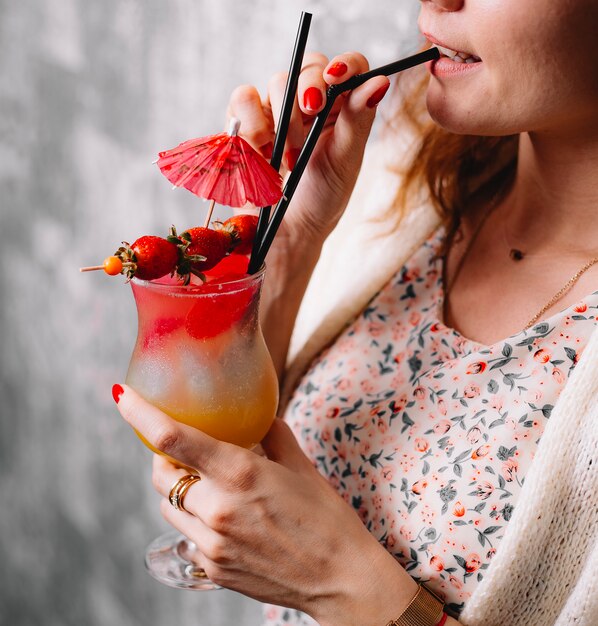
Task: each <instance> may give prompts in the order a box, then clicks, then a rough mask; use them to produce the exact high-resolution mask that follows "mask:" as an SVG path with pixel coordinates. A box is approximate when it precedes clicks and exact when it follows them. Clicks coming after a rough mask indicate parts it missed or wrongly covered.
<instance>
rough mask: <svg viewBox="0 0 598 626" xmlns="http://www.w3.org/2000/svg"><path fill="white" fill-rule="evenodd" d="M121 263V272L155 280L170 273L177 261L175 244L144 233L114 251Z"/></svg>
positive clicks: (130, 276) (128, 276)
mask: <svg viewBox="0 0 598 626" xmlns="http://www.w3.org/2000/svg"><path fill="white" fill-rule="evenodd" d="M114 256H116V257H118V258H119V259H120V260H121V261H122V263H123V273H124V274H126V276H127V278H129V279H131V278H133V276H135V277H136V278H140V279H141V280H155V279H156V278H162V276H165V275H166V274H172V273H173V272H174V271H175V269H176V267H177V264H178V261H179V251H178V248H177V246H176V245H175V244H174V243H172V242H170V241H168V240H166V239H163V238H162V237H155V236H154V235H144V236H143V237H139V239H137V240H136V241H134V242H133V244H132V245H130V244H128V243H127V242H126V241H123V245H122V246H121V247H120V248H119V249H118V250H117V251H116V252H115V253H114Z"/></svg>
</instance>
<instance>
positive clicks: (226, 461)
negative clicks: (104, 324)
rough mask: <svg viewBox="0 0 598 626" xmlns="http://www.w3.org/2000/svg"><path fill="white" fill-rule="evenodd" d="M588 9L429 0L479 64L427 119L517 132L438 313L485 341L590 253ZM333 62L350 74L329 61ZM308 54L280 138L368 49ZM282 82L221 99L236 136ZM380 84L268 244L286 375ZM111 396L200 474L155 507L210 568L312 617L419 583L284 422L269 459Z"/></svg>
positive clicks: (585, 2)
mask: <svg viewBox="0 0 598 626" xmlns="http://www.w3.org/2000/svg"><path fill="white" fill-rule="evenodd" d="M597 13H598V7H597V6H596V3H595V2H594V0H576V1H573V0H563V1H562V2H559V3H555V2H553V0H527V1H526V2H521V0H477V1H473V0H471V1H470V2H469V1H467V0H465V1H463V0H427V1H424V2H422V11H421V17H420V27H421V29H422V30H423V31H425V32H429V33H430V34H432V35H433V36H434V37H435V38H436V39H438V40H440V41H442V42H443V43H446V44H447V46H448V47H453V49H457V50H462V51H467V52H473V53H475V54H476V55H477V56H479V57H480V58H481V59H482V64H481V66H480V67H479V68H477V69H476V72H475V73H472V74H468V75H460V76H458V77H457V76H451V77H435V76H432V78H431V81H430V87H429V91H428V106H429V110H430V113H431V115H432V116H433V118H434V119H435V120H436V121H437V122H438V123H440V124H442V125H443V126H444V127H446V128H447V129H448V130H451V131H453V132H459V133H471V134H476V133H478V134H484V135H501V134H513V133H520V134H521V137H520V155H519V165H518V170H517V175H516V180H515V183H514V185H513V187H512V189H511V190H510V192H509V193H508V194H507V196H506V197H505V198H504V200H503V201H501V202H500V203H498V205H497V206H496V207H495V210H494V211H493V212H492V214H491V216H490V217H489V218H488V220H487V222H486V224H485V225H484V228H482V230H481V231H480V233H479V236H478V238H477V239H476V242H475V245H474V246H473V247H472V249H471V252H470V254H469V255H468V258H467V261H466V262H465V264H464V266H463V269H462V271H461V273H460V275H459V280H458V281H457V282H456V283H455V286H454V288H453V290H452V292H451V298H450V303H449V307H448V310H447V320H446V321H447V323H449V324H451V325H453V326H454V327H455V328H458V329H459V330H461V332H463V334H465V335H466V336H468V337H472V338H474V339H476V340H478V341H480V342H486V343H490V342H492V341H493V340H496V339H497V338H500V337H505V336H508V335H509V334H511V333H513V332H517V331H519V330H520V329H521V328H522V327H523V325H524V323H525V321H526V320H527V319H529V318H530V317H531V316H532V315H533V314H534V313H535V312H536V311H537V310H538V309H539V308H540V307H541V306H542V305H543V304H544V303H545V302H546V301H547V300H548V299H549V298H550V296H552V295H553V293H554V292H556V291H557V290H558V288H560V287H561V286H562V285H563V284H564V282H565V281H566V280H567V278H568V277H569V276H570V275H571V274H572V273H574V271H576V270H577V269H578V268H579V267H580V266H581V265H582V264H583V263H585V262H586V261H587V260H588V259H589V258H591V257H592V256H594V255H595V254H597V253H598V251H597V250H596V241H597V240H598V239H597V235H598V232H597V231H598V225H596V223H595V211H596V206H598V189H597V185H596V183H595V172H596V171H598V167H597V166H598V127H597V125H598V116H597V115H596V114H595V113H596V111H598V85H597V82H598V76H597V74H596V72H595V71H594V67H593V64H592V63H593V62H592V61H591V60H590V61H588V60H587V59H591V58H592V57H593V47H594V33H595V32H596V31H597V29H598V15H597ZM505 46H508V54H507V53H506V52H505ZM555 50H558V51H559V53H558V54H555ZM339 61H342V62H345V63H346V64H347V66H348V67H347V72H346V73H345V74H344V75H343V76H340V77H333V76H331V75H329V74H327V73H326V68H327V67H329V66H330V65H332V64H333V63H336V62H339ZM306 66H307V67H306V68H305V69H304V71H303V73H302V75H301V80H300V85H299V94H298V103H297V104H296V107H295V111H294V115H293V119H292V124H291V128H290V132H289V138H288V142H287V146H286V150H287V152H288V151H289V150H293V149H296V148H298V147H299V146H300V145H301V143H302V141H303V138H304V137H305V134H306V128H307V127H308V126H309V123H310V121H311V119H312V118H313V116H314V115H315V113H317V111H311V110H307V109H306V108H305V107H304V106H303V95H304V93H305V90H306V89H307V88H309V87H316V88H317V89H320V90H322V92H323V90H324V89H325V88H326V85H327V84H333V83H335V82H342V81H343V80H346V79H347V78H349V77H350V76H351V75H353V74H356V73H359V72H363V71H365V70H366V69H367V61H366V59H365V58H364V57H363V56H362V55H360V54H358V53H347V54H343V55H340V56H339V57H335V58H334V59H332V60H330V61H328V59H326V58H325V57H323V56H322V55H319V54H312V55H309V56H308V57H307V58H306ZM284 80H285V77H284V75H278V76H275V77H274V78H273V79H272V81H271V83H270V86H269V89H268V93H267V94H266V95H265V96H264V97H263V98H262V97H261V96H260V95H259V94H258V92H257V91H256V90H255V89H254V88H253V87H251V86H244V87H240V88H238V89H237V90H236V91H235V92H234V94H233V95H232V97H231V100H230V104H229V114H230V115H235V116H237V117H239V118H241V120H242V123H243V125H242V129H243V133H244V135H245V137H246V138H247V139H248V140H249V141H250V142H251V143H252V144H253V145H254V147H256V148H258V149H259V148H261V147H263V150H264V152H267V144H268V143H270V142H271V141H272V139H273V136H274V131H273V129H274V126H273V123H274V120H273V114H272V111H277V110H279V108H280V102H281V98H282V92H283V89H284ZM385 84H387V79H385V78H380V77H379V78H376V79H372V80H371V81H370V82H369V83H366V84H365V85H363V86H362V87H360V88H359V89H357V90H356V91H355V92H353V93H352V94H350V95H349V96H348V97H347V98H344V99H342V101H339V103H338V106H337V108H336V109H335V111H334V115H333V117H332V118H331V121H330V124H329V126H328V128H327V130H326V133H325V135H323V137H322V140H321V141H320V143H319V144H318V147H317V149H316V151H315V152H314V155H313V158H312V159H311V162H310V164H309V166H308V168H307V170H306V173H305V175H304V177H303V178H302V181H301V184H300V187H299V189H298V191H297V194H296V195H295V198H294V200H293V204H292V206H291V208H290V209H289V212H288V214H287V218H285V223H284V225H283V228H282V229H281V231H280V233H279V235H278V237H277V240H276V243H275V245H274V246H273V248H272V250H271V252H270V255H269V257H268V264H269V277H268V289H269V291H268V292H267V293H266V294H265V299H264V301H263V305H264V313H263V323H264V329H265V334H266V337H267V340H268V342H269V347H270V349H271V351H272V354H273V357H274V360H275V362H276V364H277V368H278V371H279V372H280V374H281V375H282V372H283V363H284V358H285V355H286V352H287V349H288V342H289V337H290V333H291V330H292V326H293V323H294V319H295V316H296V314H297V309H298V306H299V304H300V302H301V298H302V296H303V293H304V289H305V286H306V285H307V282H308V281H309V277H310V275H311V272H312V270H313V267H314V265H315V263H316V262H317V258H318V256H319V250H320V248H321V245H322V243H323V242H324V240H325V239H326V237H327V235H328V234H329V233H330V231H331V230H332V228H333V227H334V225H335V224H336V222H337V221H338V219H339V217H340V216H341V215H342V212H343V210H344V208H345V206H346V203H347V201H348V198H349V196H350V193H351V191H352V189H353V186H354V183H355V179H356V176H357V173H358V171H359V167H360V165H361V159H362V154H363V149H364V146H365V142H366V140H367V137H368V135H369V132H370V129H371V124H372V122H373V119H374V114H375V107H374V108H370V107H368V106H367V105H366V102H367V100H368V99H369V98H370V97H371V96H372V94H374V92H376V91H377V90H378V89H380V87H383V86H384V85H385ZM285 162H286V163H287V165H288V163H289V160H286V159H285ZM481 213H482V212H481V211H478V212H477V213H476V212H472V213H471V215H469V214H468V217H467V218H466V220H465V223H464V225H463V233H464V240H463V243H462V244H459V245H456V246H455V248H454V249H452V250H451V252H450V254H449V257H448V259H447V273H448V274H449V275H450V274H451V272H452V271H454V266H455V263H456V261H457V259H458V258H459V256H460V255H461V254H462V253H463V246H464V245H466V244H467V242H468V239H469V238H470V237H471V233H472V231H473V229H474V228H475V226H476V224H477V222H478V220H479V218H480V215H481ZM515 245H517V246H518V247H521V248H523V249H524V250H526V251H527V252H529V257H528V258H526V260H525V261H524V262H522V263H523V264H522V265H516V264H514V263H513V262H512V261H510V260H509V258H508V249H509V246H515ZM596 278H598V270H597V269H596V267H595V268H592V270H590V271H589V272H587V273H586V274H585V275H584V277H583V278H582V279H581V280H580V281H579V282H578V283H577V285H576V287H575V288H574V289H573V290H572V291H571V292H570V293H569V294H568V295H567V296H566V297H565V298H564V299H562V300H561V301H560V302H559V305H558V307H557V310H558V309H560V308H564V307H565V306H568V305H569V304H570V303H572V302H575V301H576V300H578V299H579V298H580V297H581V296H583V295H585V294H587V293H589V292H590V291H593V290H594V289H595V285H596ZM498 286H500V293H501V298H500V299H499V300H497V298H496V293H497V287H498ZM505 286H508V287H507V288H505ZM549 313H550V312H549ZM274 322H275V323H274ZM118 406H119V410H120V411H121V413H122V415H123V417H124V418H125V420H127V421H128V422H129V423H130V425H131V426H133V427H134V428H136V429H137V430H139V431H140V432H141V433H142V434H143V435H144V436H145V437H146V438H147V439H148V440H149V441H150V442H151V443H152V444H153V445H154V446H155V447H156V448H157V449H159V450H162V451H163V452H164V453H165V454H168V455H169V456H171V457H173V458H176V459H178V460H179V461H180V462H181V464H184V465H187V466H191V467H195V468H197V469H198V471H199V472H200V473H201V475H202V478H203V480H202V481H201V482H199V483H196V484H194V485H193V486H192V487H191V489H190V490H189V492H188V493H187V496H186V499H185V506H186V507H187V508H188V509H189V511H190V513H184V512H178V511H175V510H174V509H173V508H172V507H171V506H170V505H169V504H168V502H167V501H166V500H163V501H162V504H161V511H162V513H163V515H164V517H165V518H166V520H167V521H168V522H169V523H170V524H172V525H173V526H174V527H175V528H177V529H179V530H180V531H181V532H183V533H184V534H185V535H187V536H188V537H190V538H191V539H192V540H193V541H194V542H195V543H196V544H197V545H198V547H199V549H200V551H201V553H202V554H203V556H202V557H200V558H199V561H200V563H199V564H200V565H201V566H202V567H204V568H205V569H206V571H207V573H208V575H209V576H210V578H212V579H213V580H214V581H215V582H217V583H219V584H221V585H224V586H226V587H229V588H231V589H235V590H237V591H239V592H241V593H245V594H247V595H249V596H252V597H254V598H257V599H259V600H262V601H268V602H273V603H275V604H277V603H278V604H284V605H285V606H291V607H294V608H298V609H300V610H303V611H305V612H307V613H309V614H310V615H312V616H313V617H314V618H315V619H316V620H317V621H318V622H319V623H320V624H321V626H332V625H333V624H343V625H344V626H353V625H354V626H369V625H371V626H380V625H383V624H386V623H387V622H388V621H389V620H391V619H394V618H396V617H397V616H398V615H400V614H401V612H402V611H403V610H404V609H405V607H406V606H407V605H408V603H409V602H410V600H411V599H412V597H413V596H414V594H415V592H416V586H415V583H414V582H413V580H412V579H411V577H410V576H409V575H408V574H407V573H406V572H405V571H404V570H403V569H402V568H401V567H400V566H399V565H398V563H397V562H396V561H395V560H394V559H393V558H392V557H391V556H390V555H389V554H388V553H387V552H386V550H384V549H383V548H382V547H381V546H380V545H379V544H378V543H377V542H376V541H375V540H373V538H372V536H371V535H370V534H369V533H368V532H367V531H366V530H365V528H364V526H363V524H362V523H361V521H360V520H359V519H358V517H357V515H356V514H355V512H354V511H353V509H352V508H351V507H349V506H348V505H347V504H346V503H345V502H344V501H343V500H342V499H341V498H340V497H339V496H338V495H337V494H336V493H335V492H334V490H333V489H332V488H331V487H330V486H329V485H328V484H327V483H326V481H325V480H324V479H323V478H322V477H321V476H319V474H318V473H317V472H316V471H315V469H314V468H313V466H312V464H311V462H310V461H309V459H307V457H305V455H304V454H303V452H302V451H301V450H300V448H299V446H298V445H297V443H296V441H295V439H294V437H293V435H292V433H291V432H290V431H289V429H288V428H287V427H286V426H285V425H284V423H282V422H281V421H280V420H277V421H276V423H275V425H274V426H273V428H272V430H271V431H270V433H269V434H268V436H267V437H266V439H265V440H264V442H263V446H264V449H265V451H266V454H267V457H268V458H264V457H260V456H258V455H256V454H254V453H252V452H250V451H247V450H243V449H240V448H236V447H234V446H231V445H229V444H225V443H222V442H218V441H216V440H214V439H211V438H210V437H208V436H207V435H204V434H203V433H200V432H199V431H196V430H194V429H190V428H188V427H186V426H184V425H182V424H179V423H177V422H174V421H173V420H171V419H170V418H169V417H167V416H166V415H165V414H163V413H162V412H160V411H159V410H158V409H156V408H155V407H153V406H151V405H149V404H147V403H146V402H145V401H144V400H142V399H141V398H140V397H139V396H138V395H137V394H136V393H135V392H134V391H133V390H132V389H130V388H127V387H125V392H124V394H123V395H122V396H121V399H120V402H119V405H118ZM184 473H185V472H184V471H183V470H180V469H179V468H177V467H176V466H174V465H172V464H171V463H169V462H167V461H165V460H164V459H163V458H161V457H156V458H155V461H154V474H153V481H154V485H155V488H156V490H157V491H158V493H160V494H161V495H162V496H164V497H166V496H167V495H168V492H169V490H170V488H171V486H172V485H173V483H174V482H175V481H176V480H177V479H178V478H179V477H180V476H181V475H182V474H184ZM306 512H317V513H315V514H314V513H311V514H308V513H306ZM340 529H342V531H341V530H340ZM447 624H449V625H454V624H458V622H457V621H455V620H453V619H449V620H448V622H447Z"/></svg>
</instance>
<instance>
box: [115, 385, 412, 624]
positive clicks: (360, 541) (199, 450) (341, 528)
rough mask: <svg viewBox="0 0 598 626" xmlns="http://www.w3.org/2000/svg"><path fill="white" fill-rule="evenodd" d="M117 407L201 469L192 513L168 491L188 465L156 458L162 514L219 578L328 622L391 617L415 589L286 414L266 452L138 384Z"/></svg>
mask: <svg viewBox="0 0 598 626" xmlns="http://www.w3.org/2000/svg"><path fill="white" fill-rule="evenodd" d="M118 407H119V410H120V412H121V414H122V415H123V417H124V418H125V419H126V420H127V421H128V422H129V424H130V425H131V426H133V427H134V428H135V429H136V430H137V431H139V432H140V433H141V434H142V435H143V436H144V437H145V438H146V439H147V440H148V441H149V442H150V443H151V444H152V445H153V446H155V447H156V448H157V449H158V450H161V451H162V452H163V453H164V454H166V455H168V456H169V457H171V458H174V459H176V460H177V461H179V462H180V463H181V464H183V465H185V466H188V467H193V468H196V469H197V470H198V472H199V473H200V475H201V477H202V480H201V481H200V482H198V483H195V484H194V485H193V486H192V487H191V488H190V489H189V491H188V492H187V494H186V496H185V502H184V504H185V509H187V510H188V511H189V512H188V513H187V512H184V511H177V510H175V509H174V508H173V507H172V506H171V505H170V503H169V501H168V499H167V497H168V494H169V491H170V489H171V487H172V485H173V484H174V483H175V482H176V481H177V480H178V479H179V478H180V477H181V476H183V475H185V474H186V473H187V472H186V471H185V470H182V469H180V468H178V467H177V466H175V465H173V464H171V463H170V462H169V461H168V460H166V459H165V458H164V457H161V456H157V455H156V457H155V461H154V474H153V480H154V485H155V487H156V490H157V491H158V492H159V493H160V494H161V495H162V496H164V499H163V500H162V502H161V511H162V514H163V515H164V517H165V519H166V520H167V521H168V522H169V523H170V524H172V526H174V527H175V528H177V529H178V530H179V531H180V532H182V533H183V534H184V535H185V536H187V537H188V538H189V539H191V540H192V541H193V542H194V543H195V544H196V545H197V546H198V549H199V551H200V552H201V554H202V556H201V558H200V559H199V562H198V565H200V566H201V567H202V568H203V569H205V571H206V573H207V574H208V576H209V577H210V579H212V581H214V582H215V583H217V584H219V585H222V586H224V587H227V588H230V589H234V590H236V591H239V592H241V593H243V594H246V595H248V596H251V597H253V598H256V599H257V600H261V601H265V602H272V603H274V604H280V605H283V606H287V607H291V608H297V609H299V610H302V611H305V612H307V613H308V614H310V615H312V616H313V617H314V618H315V619H316V620H318V621H319V623H320V624H321V626H327V625H332V624H336V625H338V624H343V625H344V626H352V625H353V624H355V625H356V626H357V625H359V626H367V625H369V624H371V625H372V626H376V625H377V624H386V623H387V622H388V621H389V620H390V619H392V618H393V617H396V616H397V615H399V614H400V612H401V611H402V610H403V608H404V607H405V606H407V604H408V603H409V601H410V600H411V598H412V597H413V596H414V595H415V591H416V588H415V583H414V581H413V580H412V579H411V578H410V577H409V575H408V574H406V573H405V572H404V570H403V569H402V568H401V567H400V566H399V565H398V564H397V563H396V561H395V560H394V559H393V558H392V556H391V555H390V554H389V553H388V552H386V550H384V549H383V548H382V547H381V546H380V545H379V544H378V542H377V541H376V540H375V539H374V538H373V536H372V535H370V533H369V532H367V530H366V529H365V527H364V526H363V524H362V523H361V521H360V520H359V518H358V517H357V515H356V513H355V512H354V511H353V509H352V508H351V507H349V506H348V505H347V503H346V502H345V501H344V500H343V499H342V498H341V497H340V496H339V495H338V494H337V493H336V492H335V491H334V490H333V489H332V488H331V487H330V485H329V484H328V483H327V482H326V481H325V480H324V479H323V478H322V477H321V476H320V475H319V474H318V472H317V471H316V470H315V468H314V467H313V465H312V464H311V462H310V461H309V459H308V458H307V457H306V456H305V455H304V454H303V452H302V450H301V449H300V448H299V446H298V444H297V442H296V440H295V438H294V436H293V434H292V433H291V431H290V429H289V428H288V427H287V426H286V424H284V422H282V421H281V420H276V421H275V423H274V424H273V426H272V429H271V430H270V433H269V434H268V435H267V437H266V438H265V439H264V441H263V444H262V445H263V447H264V449H265V451H266V453H267V455H268V457H269V458H264V457H261V456H258V455H257V454H255V453H253V452H251V451H249V450H245V449H243V448H239V447H237V446H234V445H231V444H227V443H223V442H220V441H217V440H216V439H213V438H211V437H209V436H208V435H206V434H204V433H202V432H200V431H198V430H196V429H194V428H191V427H189V426H186V425H184V424H180V423H179V422H176V421H174V420H172V419H171V418H169V417H168V416H167V415H165V414H164V413H162V412H161V411H160V410H158V409H157V408H156V407H154V406H152V405H151V404H148V403H147V402H145V401H144V400H143V399H142V398H141V397H140V396H139V395H138V394H137V393H135V391H133V390H132V389H131V388H130V387H124V393H122V395H121V396H120V399H119V402H118Z"/></svg>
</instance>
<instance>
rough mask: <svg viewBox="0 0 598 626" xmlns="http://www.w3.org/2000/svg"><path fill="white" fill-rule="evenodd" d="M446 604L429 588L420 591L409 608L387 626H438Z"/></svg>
mask: <svg viewBox="0 0 598 626" xmlns="http://www.w3.org/2000/svg"><path fill="white" fill-rule="evenodd" d="M443 612H444V602H443V601H442V600H441V599H440V598H439V597H438V596H437V595H436V594H435V593H433V592H432V591H430V590H429V589H428V588H427V587H424V586H423V585H422V584H419V589H418V590H417V593H416V594H415V597H414V598H413V600H411V602H410V604H409V606H408V607H407V608H406V609H405V610H404V611H403V613H401V615H399V617H397V619H395V620H392V621H391V622H388V624H387V625H386V626H437V625H438V624H440V623H442V620H443Z"/></svg>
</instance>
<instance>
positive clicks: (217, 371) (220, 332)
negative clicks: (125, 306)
mask: <svg viewBox="0 0 598 626" xmlns="http://www.w3.org/2000/svg"><path fill="white" fill-rule="evenodd" d="M229 278H232V280H227V279H226V278H225V277H222V278H219V279H215V280H213V281H212V282H208V283H206V284H204V285H189V286H183V285H182V284H181V283H180V282H176V281H175V280H173V279H170V278H168V277H165V278H163V279H159V280H157V281H141V280H137V279H133V280H132V281H131V286H132V289H133V295H134V296H135V302H136V305H137V312H138V323H139V329H138V335H137V342H136V344H135V348H134V350H133V355H132V357H131V362H130V364H129V370H128V373H127V377H126V382H127V384H128V385H130V386H131V387H133V388H134V389H135V390H136V391H137V392H138V393H139V394H140V395H141V396H142V397H143V398H145V399H146V400H147V401H148V402H151V403H152V404H154V405H155V406H157V407H158V408H160V409H161V410H162V411H164V412H165V413H167V414H168V415H170V416H171V417H172V418H173V419H175V420H178V421H179V422H182V423H184V424H188V425H189V426H193V427H194V428H198V429H199V430H202V431H203V432H205V433H207V434H208V435H211V436H212V437H215V438H217V439H220V440H222V441H228V442H230V443H234V444H236V445H239V446H242V447H245V448H251V447H253V446H255V445H256V444H258V443H259V442H260V441H261V440H262V438H263V437H264V435H265V434H266V433H267V432H268V429H269V428H270V425H271V424H272V421H273V420H274V417H275V415H276V407H277V404H278V381H277V377H276V372H275V370H274V365H273V363H272V359H271V357H270V354H269V352H268V349H267V347H266V344H265V341H264V337H263V335H262V331H261V328H260V324H259V316H258V309H259V301H260V294H261V287H262V284H263V279H264V269H263V268H262V270H261V271H260V272H257V273H256V274H253V275H251V276H245V277H239V276H232V277H229ZM138 435H139V436H140V438H141V439H142V440H143V441H144V443H145V444H146V445H147V446H148V447H149V448H151V449H152V450H154V452H158V451H157V450H155V449H154V448H153V447H152V446H151V445H150V444H149V443H148V442H147V441H146V440H145V439H144V438H143V437H142V436H141V435H140V434H139V433H138ZM158 453H159V452H158ZM175 462H176V461H175ZM195 550H196V548H195V546H194V544H193V543H192V542H191V541H190V540H189V539H187V538H186V537H184V536H183V535H180V534H178V533H173V532H170V533H167V534H166V535H163V536H162V537H159V538H158V539H157V540H155V541H154V542H153V543H152V544H151V545H150V546H149V548H148V550H147V553H146V558H145V564H146V567H147V569H148V571H149V573H150V574H151V575H152V576H153V577H154V578H156V579H157V580H159V581H160V582H162V583H164V584H166V585H169V586H172V587H178V588H184V589H199V590H204V589H215V588H217V586H216V585H214V583H212V582H211V581H210V580H209V579H208V578H207V576H206V575H205V572H204V571H203V570H202V569H201V568H199V567H198V566H197V565H196V564H195V563H194V562H193V552H194V551H195Z"/></svg>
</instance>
